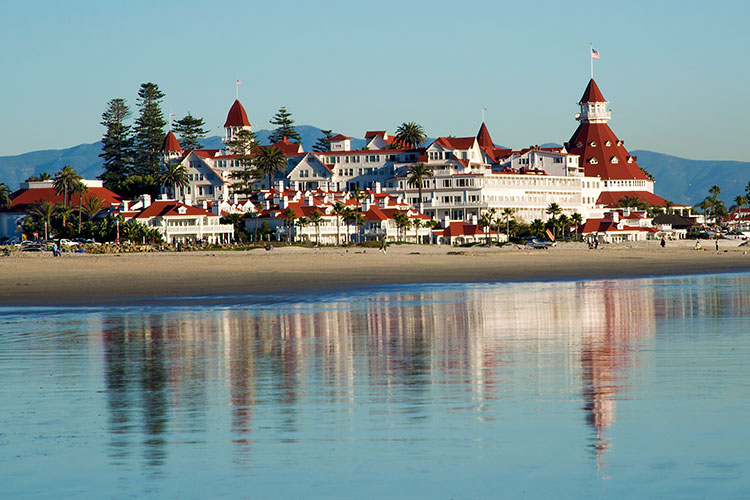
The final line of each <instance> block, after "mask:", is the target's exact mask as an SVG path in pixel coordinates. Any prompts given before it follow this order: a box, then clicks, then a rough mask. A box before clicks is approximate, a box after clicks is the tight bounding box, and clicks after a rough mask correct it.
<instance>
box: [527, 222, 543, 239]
mask: <svg viewBox="0 0 750 500" xmlns="http://www.w3.org/2000/svg"><path fill="white" fill-rule="evenodd" d="M529 232H530V233H531V234H532V235H533V236H542V235H543V234H544V222H542V219H534V220H533V221H531V225H529Z"/></svg>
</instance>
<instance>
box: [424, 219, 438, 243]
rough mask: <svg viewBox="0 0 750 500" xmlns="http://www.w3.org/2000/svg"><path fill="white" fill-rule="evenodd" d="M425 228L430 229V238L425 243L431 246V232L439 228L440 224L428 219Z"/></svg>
mask: <svg viewBox="0 0 750 500" xmlns="http://www.w3.org/2000/svg"><path fill="white" fill-rule="evenodd" d="M425 226H426V227H429V228H430V237H429V238H428V239H427V243H428V244H432V231H433V230H434V229H437V228H438V227H439V226H440V222H438V221H436V220H435V219H430V220H428V221H427V222H426V223H425Z"/></svg>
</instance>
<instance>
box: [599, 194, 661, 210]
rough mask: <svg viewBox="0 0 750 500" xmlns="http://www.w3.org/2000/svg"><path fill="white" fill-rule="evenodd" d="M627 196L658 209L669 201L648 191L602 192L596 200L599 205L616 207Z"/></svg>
mask: <svg viewBox="0 0 750 500" xmlns="http://www.w3.org/2000/svg"><path fill="white" fill-rule="evenodd" d="M625 196H630V197H631V198H636V197H637V198H640V199H642V200H643V201H645V202H646V203H648V204H649V205H654V206H657V207H663V206H665V203H666V202H667V200H665V199H664V198H662V197H661V196H657V195H655V194H654V193H650V192H648V191H602V193H601V194H600V195H599V199H597V200H596V203H597V205H605V206H607V207H616V206H617V203H618V202H619V201H620V200H621V199H622V198H624V197H625Z"/></svg>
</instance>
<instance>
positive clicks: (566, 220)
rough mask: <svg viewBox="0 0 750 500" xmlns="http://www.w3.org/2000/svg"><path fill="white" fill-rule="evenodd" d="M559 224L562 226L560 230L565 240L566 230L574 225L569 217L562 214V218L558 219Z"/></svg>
mask: <svg viewBox="0 0 750 500" xmlns="http://www.w3.org/2000/svg"><path fill="white" fill-rule="evenodd" d="M557 224H558V226H560V229H562V233H563V234H562V236H563V238H565V237H566V235H565V229H566V228H570V225H571V224H572V222H571V220H570V219H569V218H568V216H567V215H565V214H562V215H561V216H560V217H558V218H557Z"/></svg>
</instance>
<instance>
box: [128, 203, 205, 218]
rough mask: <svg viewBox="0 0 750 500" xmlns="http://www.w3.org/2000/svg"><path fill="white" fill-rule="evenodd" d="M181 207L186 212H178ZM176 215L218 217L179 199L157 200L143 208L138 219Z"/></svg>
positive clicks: (137, 216)
mask: <svg viewBox="0 0 750 500" xmlns="http://www.w3.org/2000/svg"><path fill="white" fill-rule="evenodd" d="M180 207H184V208H185V213H184V214H181V213H179V212H178V209H179V208H180ZM165 216H167V217H176V216H210V217H216V216H217V215H216V214H213V213H211V212H209V211H208V210H204V209H202V208H197V207H192V206H190V205H185V204H184V203H180V202H179V201H174V200H157V201H155V202H153V203H151V205H149V206H147V207H146V208H145V209H143V210H141V211H140V212H139V213H138V215H136V216H135V218H136V219H150V218H151V217H165Z"/></svg>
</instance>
